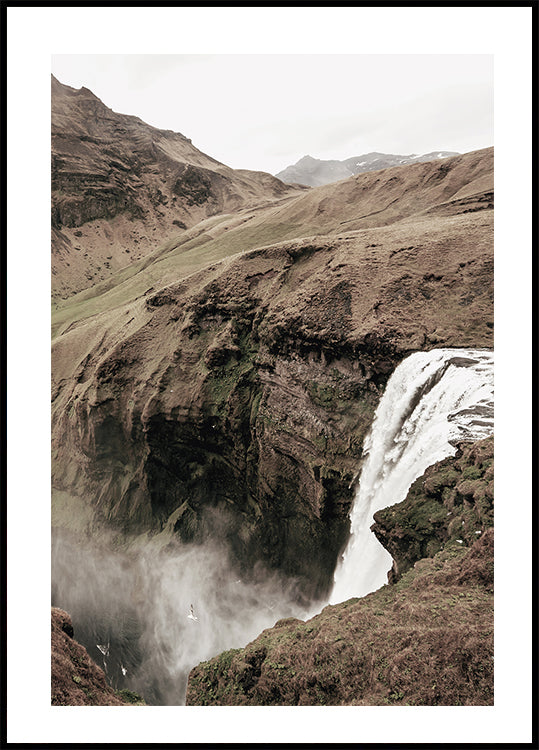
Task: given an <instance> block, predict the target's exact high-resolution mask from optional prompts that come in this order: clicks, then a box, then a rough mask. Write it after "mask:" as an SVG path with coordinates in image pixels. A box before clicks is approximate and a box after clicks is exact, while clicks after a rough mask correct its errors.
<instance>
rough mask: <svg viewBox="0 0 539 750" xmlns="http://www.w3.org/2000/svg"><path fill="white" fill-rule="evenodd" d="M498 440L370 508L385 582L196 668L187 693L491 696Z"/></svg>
mask: <svg viewBox="0 0 539 750" xmlns="http://www.w3.org/2000/svg"><path fill="white" fill-rule="evenodd" d="M492 483H493V440H492V439H491V438H488V439H486V440H482V441H479V442H477V443H475V444H461V445H460V446H459V448H458V451H457V454H456V456H455V457H452V458H448V459H445V460H444V461H442V462H440V463H439V464H436V465H435V466H433V467H430V468H429V469H428V470H427V471H426V472H425V474H424V476H423V477H420V478H419V479H418V480H417V481H416V482H415V483H414V484H413V485H412V488H411V489H410V492H409V493H408V496H407V498H406V500H404V501H403V502H402V503H399V504H398V505H395V506H392V507H390V508H387V509H386V510H383V511H379V512H378V513H377V514H375V520H376V523H375V524H374V526H373V530H374V532H375V533H376V535H377V536H378V538H379V539H381V540H382V542H383V544H384V545H385V546H386V547H387V549H388V550H389V551H390V552H391V553H392V554H394V555H395V564H394V568H393V573H392V575H391V580H392V583H390V584H388V585H386V586H384V587H382V588H381V589H379V590H378V591H376V592H374V593H372V594H369V595H368V596H366V597H363V598H361V599H350V600H348V601H346V602H343V603H341V604H336V605H333V606H328V607H325V609H323V611H322V612H321V613H320V614H319V615H317V616H315V617H313V618H312V619H310V620H307V621H306V622H303V621H301V620H297V619H294V618H289V619H286V620H280V621H279V622H277V623H276V624H275V626H274V627H273V628H270V629H267V630H265V631H264V632H263V633H262V634H261V635H260V636H259V637H258V638H256V639H255V640H254V641H253V642H251V643H250V644H249V645H247V646H246V647H245V648H244V649H233V650H231V651H227V652H224V653H223V654H221V655H220V656H218V657H215V658H214V659H211V660H210V661H208V662H204V663H202V664H200V665H199V666H198V667H196V668H195V669H193V670H192V672H191V674H190V677H189V683H188V690H187V704H188V705H264V706H268V705H294V706H296V705H363V706H365V705H367V706H372V705H401V706H402V705H409V706H410V705H429V706H434V705H437V706H448V705H454V706H458V705H461V706H462V705H493V701H494V686H493V666H494V665H493V658H494V655H493V654H494V648H493V583H494V559H493V540H494V535H493V528H492V524H493V493H492Z"/></svg>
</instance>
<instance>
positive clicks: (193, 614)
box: [187, 604, 198, 620]
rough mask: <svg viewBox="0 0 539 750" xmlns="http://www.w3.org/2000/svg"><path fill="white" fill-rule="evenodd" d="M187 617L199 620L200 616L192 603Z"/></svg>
mask: <svg viewBox="0 0 539 750" xmlns="http://www.w3.org/2000/svg"><path fill="white" fill-rule="evenodd" d="M187 617H188V618H189V619H190V620H198V617H197V616H196V615H195V612H194V610H193V605H192V604H191V609H190V611H189V614H188V615H187Z"/></svg>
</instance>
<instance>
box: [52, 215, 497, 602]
mask: <svg viewBox="0 0 539 750" xmlns="http://www.w3.org/2000/svg"><path fill="white" fill-rule="evenodd" d="M475 217H476V215H474V214H472V215H468V214H467V215H461V216H451V217H447V218H440V217H436V218H433V219H425V220H424V221H423V222H421V223H418V224H410V225H401V226H400V227H399V230H398V231H396V230H395V229H394V228H392V227H387V228H386V227H380V228H377V229H376V230H372V231H371V232H351V233H347V234H343V235H340V236H339V237H335V238H331V239H323V238H311V239H305V240H299V241H295V242H285V243H281V244H278V245H273V246H268V247H263V248H259V249H256V250H253V251H251V252H248V253H244V254H241V255H238V256H236V257H233V258H231V259H228V260H224V261H221V262H220V263H218V264H215V265H213V266H210V267H208V268H207V269H205V270H203V271H200V272H198V273H197V274H193V275H192V276H190V277H189V279H188V280H182V281H180V282H178V283H175V284H171V285H169V286H167V287H164V288H162V289H160V290H157V291H156V290H153V291H152V290H149V291H148V292H147V294H145V295H142V296H141V297H140V298H139V299H138V300H136V301H134V302H132V303H129V305H126V306H125V307H123V308H117V309H116V310H114V314H113V315H112V314H110V315H109V314H107V317H101V318H100V317H96V318H94V319H91V320H89V321H88V322H86V323H84V324H82V325H79V326H74V327H73V328H71V330H68V331H66V332H65V333H64V334H63V335H61V336H59V337H58V338H57V339H56V340H55V342H54V346H53V362H54V363H55V364H54V380H55V382H54V386H53V388H54V391H53V467H54V468H53V472H54V480H53V483H54V488H55V498H58V497H61V498H63V499H65V498H66V496H68V497H69V498H71V499H70V501H69V502H70V503H71V506H72V507H73V503H75V502H77V503H78V504H79V505H81V504H82V505H84V507H85V509H86V515H90V516H91V517H92V521H91V523H103V524H106V525H108V524H112V525H113V526H115V527H116V528H117V529H118V531H119V532H120V531H121V532H122V533H123V532H129V533H137V532H147V531H153V532H156V531H161V530H163V529H169V530H170V532H171V533H174V534H177V535H179V536H180V538H181V539H184V540H186V541H187V540H189V541H192V540H195V541H196V540H202V539H203V538H205V537H206V536H208V535H210V536H211V535H217V536H219V538H221V539H222V538H225V539H226V540H228V542H229V543H230V546H231V548H232V550H233V552H234V554H235V556H236V558H237V560H238V561H239V562H240V563H241V564H242V565H243V566H244V568H245V569H246V571H248V570H249V569H250V568H252V566H253V565H254V563H255V561H256V560H262V561H263V562H264V563H265V564H267V565H269V566H270V567H274V568H279V569H280V570H281V571H282V572H284V573H286V574H288V575H292V576H297V577H298V578H299V579H300V581H301V586H302V588H303V591H304V593H305V596H306V597H311V596H316V595H322V594H323V593H324V592H325V591H326V590H327V587H328V585H329V582H330V581H331V578H332V574H333V569H334V565H335V561H336V559H337V556H338V554H339V552H340V550H341V548H342V546H343V545H344V543H345V541H346V538H347V533H348V511H349V507H350V503H351V500H352V495H353V480H354V477H355V475H356V473H357V468H358V465H359V460H360V458H361V446H362V442H363V438H364V436H365V433H366V431H367V429H368V427H369V425H370V423H371V420H372V416H373V413H374V409H375V407H376V404H377V402H378V400H379V398H380V395H381V393H382V391H383V388H384V385H385V383H386V381H387V379H388V377H389V375H390V373H391V372H392V371H393V369H394V367H395V366H396V364H397V363H398V362H399V361H400V360H401V359H402V358H403V357H404V356H406V355H407V354H408V353H410V352H412V351H415V350H418V349H431V348H435V347H437V346H474V347H490V346H491V345H492V255H491V237H492V236H491V221H490V219H489V218H483V219H482V220H481V222H478V221H477V219H476V218H475ZM77 498H78V500H77ZM55 502H56V501H55ZM62 502H63V500H62ZM55 508H56V510H55ZM62 508H63V509H62ZM53 519H54V520H55V523H57V524H58V525H63V524H69V523H71V522H72V514H71V513H70V512H69V504H68V505H65V504H64V505H63V506H62V507H61V504H60V503H58V502H56V505H53Z"/></svg>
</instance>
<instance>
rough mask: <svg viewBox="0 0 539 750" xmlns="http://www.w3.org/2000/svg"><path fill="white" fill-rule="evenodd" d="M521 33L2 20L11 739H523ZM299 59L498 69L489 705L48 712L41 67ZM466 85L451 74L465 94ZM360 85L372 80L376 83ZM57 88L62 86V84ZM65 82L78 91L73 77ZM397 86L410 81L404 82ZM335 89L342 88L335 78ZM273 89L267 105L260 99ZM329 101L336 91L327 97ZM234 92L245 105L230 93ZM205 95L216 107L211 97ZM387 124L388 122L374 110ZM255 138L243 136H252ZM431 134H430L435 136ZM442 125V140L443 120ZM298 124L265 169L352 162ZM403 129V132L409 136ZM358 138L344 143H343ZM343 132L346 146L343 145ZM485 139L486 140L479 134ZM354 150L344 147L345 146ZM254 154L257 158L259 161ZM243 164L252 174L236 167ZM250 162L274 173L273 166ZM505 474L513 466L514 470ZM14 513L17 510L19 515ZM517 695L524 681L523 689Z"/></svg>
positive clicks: (173, 16)
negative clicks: (393, 59) (296, 141)
mask: <svg viewBox="0 0 539 750" xmlns="http://www.w3.org/2000/svg"><path fill="white" fill-rule="evenodd" d="M531 20H532V19H531V9H530V8H525V7H510V6H504V7H499V6H493V7H488V6H482V7H450V8H447V7H441V8H432V7H431V8H423V7H407V6H406V7H394V6H393V7H390V8H387V7H384V6H380V7H375V8H373V7H369V8H363V7H360V8H327V7H322V8H317V7H310V8H307V9H304V8H269V9H268V8H211V9H208V8H190V7H175V8H174V7H173V8H168V7H166V8H163V7H152V8H149V7H139V6H134V7H130V8H126V7H121V8H118V7H106V8H105V7H103V8H99V7H91V8H85V7H70V8H66V7H53V8H51V7H46V6H35V7H32V8H28V7H19V8H17V7H8V8H7V25H6V32H7V34H6V36H7V38H6V41H7V46H6V54H7V67H6V75H7V96H6V103H7V117H6V133H7V145H8V148H7V154H6V171H7V181H8V182H7V185H8V190H7V200H6V217H7V235H6V239H7V392H8V396H9V398H8V400H7V467H8V471H7V555H8V599H7V614H8V620H7V642H8V653H7V687H8V690H7V709H8V710H7V717H8V737H7V739H8V741H9V742H18V743H20V742H26V743H31V744H36V743H38V742H65V743H68V744H73V743H77V742H80V741H81V740H84V741H85V742H90V743H91V742H94V743H103V742H105V743H106V742H109V743H110V742H124V743H129V742H132V743H133V742H135V743H136V742H169V743H170V742H172V743H174V742H184V743H195V744H196V743H197V742H216V743H220V742H239V743H245V744H246V745H247V746H248V745H249V743H251V744H252V742H253V741H258V739H260V738H261V737H262V738H263V739H264V741H265V742H277V743H278V742H292V743H299V742H307V743H308V742H314V743H319V742H326V743H328V742H329V743H332V742H333V743H335V742H337V743H339V742H341V743H357V742H359V743H362V742H363V743H365V742H375V743H376V742H378V743H380V742H385V743H395V742H414V743H418V742H419V743H421V742H423V743H426V744H427V745H429V744H430V745H432V744H433V742H434V743H436V742H440V741H441V740H443V741H444V742H459V743H464V744H465V745H466V744H470V743H474V742H475V743H485V742H486V743H489V742H490V743H494V744H496V743H500V742H502V743H504V742H506V743H507V742H509V743H518V742H521V743H526V742H527V743H529V742H530V741H531V733H530V731H531V714H532V702H531V698H532V694H531V660H530V654H531V643H532V637H531V636H532V633H531V611H532V610H531V606H532V599H531V596H530V593H531V573H532V569H533V566H532V558H531V549H532V530H533V526H532V523H531V465H532V463H533V462H532V455H531V434H532V424H531V416H532V414H531V410H530V409H529V408H526V406H524V408H515V394H516V392H515V378H516V379H517V382H518V394H517V395H518V404H519V405H527V404H529V403H530V397H531V374H532V361H531V347H530V341H532V340H533V339H532V331H531V320H532V304H531V303H532V289H531V280H532V270H531V258H532V245H531V215H532V201H531V166H532V165H531V158H530V155H531V148H532V100H531V90H532V82H531V71H532V54H531V51H532V44H531V41H532V23H531ZM298 52H300V53H302V54H320V53H331V54H357V53H361V54H384V55H386V54H399V55H401V54H424V55H434V54H444V55H475V54H478V55H487V56H489V55H493V56H494V82H495V97H494V118H495V154H496V156H495V191H496V209H495V210H496V227H495V293H496V297H495V350H496V366H495V376H496V530H495V533H496V552H495V566H496V595H495V634H496V643H495V692H496V695H495V706H493V707H492V706H491V707H473V706H470V707H469V706H466V707H455V706H446V707H429V708H427V709H425V708H424V707H402V708H399V709H398V710H396V709H395V710H394V711H392V712H391V717H390V720H387V721H386V720H384V719H386V717H387V715H388V714H387V711H388V710H389V709H388V708H387V707H385V708H384V707H369V706H350V707H335V708H332V707H324V708H322V709H317V708H312V709H311V708H310V707H302V708H301V709H296V708H294V707H282V708H279V707H276V708H274V709H269V710H268V711H266V710H265V709H264V707H260V708H257V707H249V708H245V709H243V708H241V707H239V708H237V709H234V708H232V709H227V708H220V707H214V708H212V709H211V711H210V713H211V720H210V721H208V720H207V716H208V710H207V709H205V708H203V707H202V708H197V707H192V708H191V707H189V708H188V707H184V708H174V707H170V708H163V707H145V708H140V709H138V708H136V707H135V708H130V709H128V710H124V709H123V708H121V707H120V708H119V709H118V710H116V709H115V708H92V707H81V708H77V707H68V708H57V707H52V708H51V706H50V617H49V614H48V608H49V606H50V534H49V529H50V468H51V467H50V312H49V311H50V72H51V55H74V54H84V55H109V54H121V55H135V54H136V55H140V54H143V53H144V54H152V55H157V54H163V53H167V54H177V53H182V54H186V55H187V54H188V55H194V54H211V55H223V54H231V53H241V54H249V55H252V54H292V53H298ZM427 68H428V69H430V66H427ZM427 72H428V70H427ZM59 75H60V80H62V76H61V74H60V73H59ZM462 75H463V71H462V70H460V78H459V80H460V81H461V83H462ZM64 78H65V76H64ZM111 78H112V76H111ZM366 78H367V80H368V79H369V76H367V77H366ZM347 80H348V81H349V86H348V87H347V89H346V91H347V92H348V93H347V98H348V99H352V98H355V99H357V94H358V91H359V90H360V83H361V82H364V81H365V77H361V78H359V79H358V78H354V77H352V76H347ZM401 80H402V79H401ZM63 82H64V83H71V82H70V81H69V80H64V81H63ZM72 83H73V84H74V85H77V83H76V82H75V81H73V82H72ZM84 83H85V85H87V86H88V87H89V88H94V89H95V93H96V95H97V96H99V97H100V98H103V99H104V101H105V103H106V104H107V105H108V106H110V107H112V109H119V110H122V109H126V110H128V111H129V110H130V109H131V107H124V106H123V104H122V103H121V102H119V103H116V102H113V101H110V100H109V101H107V94H106V91H103V90H101V89H100V87H99V86H96V85H95V84H92V82H91V81H85V82H84ZM407 83H408V82H406V81H405V82H403V83H402V87H404V86H405V84H407ZM468 83H471V84H473V85H475V84H477V83H478V81H477V79H476V76H475V75H474V76H472V77H471V79H470V80H468ZM180 84H181V81H180ZM180 84H178V87H177V89H176V91H175V92H174V98H173V97H170V99H171V101H175V102H176V106H177V107H178V111H179V108H180V106H183V105H182V101H183V99H182V91H184V90H185V86H186V82H185V81H184V82H183V85H180ZM232 84H234V85H232ZM334 85H335V86H337V85H339V84H338V82H335V83H334ZM245 86H246V83H245V79H239V80H236V81H233V82H228V81H227V82H226V90H227V92H228V93H229V96H230V97H232V96H233V94H232V93H231V92H232V90H233V89H234V88H236V89H238V90H240V89H241V101H242V108H243V113H244V116H245V117H246V116H247V113H248V111H249V109H250V107H251V105H249V100H248V98H245V97H244V96H243V93H244V92H245V93H249V92H247V91H246V89H245ZM313 86H314V83H313ZM242 87H243V88H242ZM459 88H461V86H459ZM266 89H268V87H267V86H266ZM269 90H270V91H271V87H269ZM392 90H393V91H394V89H392ZM439 90H441V89H439ZM251 93H253V92H252V91H251ZM266 94H267V95H268V96H269V94H268V91H266ZM330 94H331V89H330V93H329V94H328V96H329V95H330ZM235 96H236V101H237V97H238V96H239V93H238V94H236V95H235ZM314 96H315V102H316V107H315V111H317V109H318V108H319V109H320V110H322V103H323V100H322V98H321V97H320V96H319V95H318V93H317V90H316V88H315V92H314ZM207 98H208V99H211V97H210V96H208V97H207ZM221 101H222V98H221ZM230 101H232V100H231V99H230ZM257 101H258V100H257ZM257 106H260V104H258V105H257ZM133 109H134V110H135V108H133ZM185 109H186V110H187V107H185ZM268 109H269V107H268ZM323 111H325V112H326V113H327V116H328V117H329V116H330V115H332V114H333V111H332V110H331V108H330V107H328V106H327V104H324V107H323ZM133 114H139V116H140V117H143V116H145V117H147V119H148V120H150V117H149V116H146V115H144V113H143V112H136V111H133ZM282 114H283V117H282V120H281V122H285V121H286V119H287V118H288V119H291V118H290V117H289V114H288V113H287V112H286V111H284V112H283V113H282ZM229 116H230V115H229V113H228V112H227V110H226V109H225V110H223V109H222V108H221V109H220V110H217V108H215V111H214V112H213V113H212V114H211V118H208V119H211V122H212V123H214V122H215V123H217V124H221V126H222V127H223V129H224V126H223V122H225V121H226V120H227V118H229ZM394 117H395V120H396V124H397V126H398V127H397V128H396V129H395V130H399V129H402V127H403V126H402V123H401V113H400V112H399V111H397V112H395V113H394ZM410 117H411V115H410ZM180 119H181V122H179V124H178V126H177V127H178V130H180V131H181V132H184V134H185V135H187V136H188V137H191V138H192V139H193V142H194V143H195V145H197V146H198V147H199V148H201V149H203V150H204V149H205V150H207V151H208V152H210V153H211V155H212V156H214V157H215V158H219V159H222V160H223V161H225V162H226V161H227V159H228V161H229V162H230V163H231V166H236V164H234V163H233V159H230V158H228V154H227V153H225V151H224V150H223V152H222V153H221V152H220V150H219V149H218V148H214V147H213V144H212V143H206V142H204V138H203V137H202V133H200V134H197V132H195V129H194V125H191V123H190V122H187V121H186V120H185V118H184V117H183V116H181V117H180ZM409 119H410V118H409ZM442 119H443V118H442ZM471 119H472V118H471ZM167 120H168V117H167ZM336 120H337V121H338V120H339V118H336ZM475 120H476V121H478V118H477V117H476V118H475ZM380 121H381V122H382V124H383V122H384V117H383V116H382V115H380ZM421 122H422V118H418V126H419V124H421ZM390 124H391V120H390V119H387V118H386V121H385V126H386V127H389V125H390ZM165 127H168V128H171V129H175V128H176V125H175V123H174V122H167V123H165ZM249 127H250V126H248V127H246V128H245V130H242V132H243V133H245V132H248V130H249ZM430 127H431V130H432V123H431V126H430ZM436 127H437V129H438V130H439V132H440V133H441V132H442V130H441V129H440V122H439V121H437V123H436ZM302 128H303V131H304V132H301V130H300V128H299V127H296V131H297V132H298V133H299V135H300V137H301V146H300V148H298V150H297V151H294V149H293V148H292V149H291V150H290V156H289V158H286V152H285V149H284V145H281V146H280V147H281V149H282V150H283V152H282V153H279V152H277V148H276V146H275V143H277V145H279V142H280V141H282V140H283V138H282V137H279V138H275V139H273V138H272V139H271V143H272V144H273V145H272V146H271V149H270V148H268V149H267V150H268V152H271V153H273V157H281V156H282V157H283V160H284V162H285V164H283V165H282V166H286V164H287V163H290V162H292V161H295V159H296V158H297V156H302V155H303V154H304V153H308V152H309V151H310V152H311V153H312V155H313V156H319V157H322V156H329V155H332V156H338V157H341V158H345V157H347V156H350V155H354V154H349V153H348V148H346V150H345V151H344V153H338V154H333V153H329V152H322V151H318V149H317V147H316V144H311V145H308V142H307V141H308V139H309V138H310V128H311V126H310V123H309V122H307V124H305V122H304V121H303V124H302ZM212 130H215V128H214V127H213V124H212V127H209V128H208V132H211V131H212ZM406 131H407V132H408V134H409V133H410V131H409V128H408V127H407V128H406ZM326 132H330V131H329V130H327V131H326ZM362 132H363V131H362ZM349 135H350V134H349ZM356 135H357V133H356V132H355V131H352V136H353V137H355V136H356ZM341 137H342V140H343V142H344V135H343V134H342V133H341ZM477 137H478V139H479V135H478V136H477ZM534 137H536V135H535V136H534ZM238 140H239V136H238ZM268 140H270V139H269V136H268ZM349 143H351V141H348V142H347V145H348V144H349ZM490 143H491V140H487V142H484V141H483V140H481V139H479V142H477V143H476V142H471V141H470V142H468V143H462V144H461V143H460V142H443V143H439V142H438V139H437V141H436V144H435V146H434V148H444V149H455V150H457V151H461V150H462V151H464V150H467V149H469V148H476V147H481V146H485V145H490ZM402 145H403V146H404V145H405V144H402ZM368 148H369V147H367V145H366V143H365V146H364V148H361V147H358V151H363V150H368ZM376 148H380V150H385V149H386V148H387V150H393V148H392V147H391V146H390V144H389V143H388V144H387V146H386V144H385V143H384V144H378V143H377V145H376ZM355 150H356V149H355V148H354V151H355ZM395 150H399V151H400V150H403V151H406V150H413V151H416V150H418V151H422V150H430V146H429V145H428V144H427V143H425V144H418V145H416V144H415V143H414V144H410V146H409V147H408V148H404V147H403V148H402V149H400V148H399V149H397V148H395ZM259 151H260V149H256V153H257V154H258V153H259ZM515 154H516V158H515ZM237 166H251V165H250V164H249V165H247V164H242V163H239V164H238V165H237ZM255 166H258V167H259V168H265V169H270V168H271V164H270V163H268V164H265V163H264V164H262V163H261V164H259V165H258V164H257V165H255ZM279 168H281V162H280V161H279V163H278V164H277V169H279ZM533 208H535V206H533ZM515 467H518V470H517V471H515ZM21 507H23V508H24V513H23V514H22V515H21ZM515 531H516V532H517V533H515ZM515 623H516V625H515ZM515 627H516V630H515ZM515 635H516V640H515ZM29 643H31V644H32V648H31V649H29V648H28V644H29ZM515 649H516V653H517V657H516V658H515ZM29 679H31V681H32V690H31V691H29V690H28V680H29ZM515 685H518V689H517V690H515ZM29 717H31V720H29Z"/></svg>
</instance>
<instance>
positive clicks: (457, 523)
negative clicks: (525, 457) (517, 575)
mask: <svg viewBox="0 0 539 750" xmlns="http://www.w3.org/2000/svg"><path fill="white" fill-rule="evenodd" d="M374 521H375V523H374V524H373V526H372V527H371V528H372V531H373V532H374V534H375V535H376V537H377V539H378V540H379V542H380V543H381V544H382V545H383V546H384V547H385V548H386V549H387V550H388V552H389V553H390V554H391V556H392V557H393V568H392V570H391V572H390V580H392V581H396V580H398V579H399V578H400V577H401V576H402V574H403V573H405V572H406V571H407V570H408V569H409V568H411V567H413V565H414V564H415V563H416V562H417V561H418V560H421V559H422V558H423V557H432V556H433V555H434V554H435V553H436V552H438V551H439V550H440V549H441V548H442V547H443V546H444V545H445V544H446V543H447V542H448V541H449V540H452V541H454V542H455V543H456V544H463V545H467V546H471V545H472V544H473V542H474V541H475V539H476V538H477V537H478V536H480V535H482V534H483V533H484V532H485V531H486V530H487V529H488V528H490V527H491V526H493V524H494V439H493V438H487V439H485V440H479V441H478V442H476V443H471V444H470V443H462V444H461V445H459V448H458V451H457V454H456V457H451V458H448V459H446V460H445V461H441V462H440V463H438V464H436V465H435V466H431V467H430V468H429V469H427V471H426V472H425V474H424V475H423V476H422V477H419V479H417V480H416V481H415V482H414V483H413V484H412V486H411V488H410V491H409V493H408V496H407V498H406V501H405V502H403V503H398V504H397V505H392V506H390V507H389V508H385V509H384V510H380V511H378V512H377V513H375V514H374Z"/></svg>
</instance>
